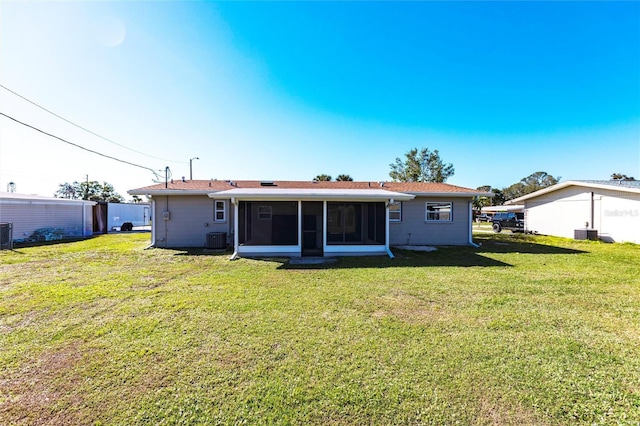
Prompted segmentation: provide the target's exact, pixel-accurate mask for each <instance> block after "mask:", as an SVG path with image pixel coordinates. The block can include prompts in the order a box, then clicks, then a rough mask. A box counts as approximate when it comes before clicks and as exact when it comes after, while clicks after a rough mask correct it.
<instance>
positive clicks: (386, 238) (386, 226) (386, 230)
mask: <svg viewBox="0 0 640 426" xmlns="http://www.w3.org/2000/svg"><path fill="white" fill-rule="evenodd" d="M391 203H393V198H392V199H390V200H389V202H388V203H386V204H385V206H384V248H385V249H386V250H387V254H388V255H389V258H390V259H393V258H394V257H395V256H394V255H393V253H391V249H390V248H389V204H391Z"/></svg>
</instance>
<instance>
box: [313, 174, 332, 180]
mask: <svg viewBox="0 0 640 426" xmlns="http://www.w3.org/2000/svg"><path fill="white" fill-rule="evenodd" d="M313 180H314V181H316V182H329V181H330V180H331V176H330V175H325V174H322V175H318V176H316V177H314V178H313Z"/></svg>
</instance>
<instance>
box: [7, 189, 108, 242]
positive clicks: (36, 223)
mask: <svg viewBox="0 0 640 426" xmlns="http://www.w3.org/2000/svg"><path fill="white" fill-rule="evenodd" d="M95 204H96V203H95V202H93V201H84V200H67V199H64V198H52V197H42V196H39V195H26V194H16V193H13V192H0V222H2V223H4V222H7V223H13V241H15V242H31V241H33V242H35V241H51V240H55V239H62V238H81V237H88V236H91V235H93V215H92V208H93V206H94V205H95Z"/></svg>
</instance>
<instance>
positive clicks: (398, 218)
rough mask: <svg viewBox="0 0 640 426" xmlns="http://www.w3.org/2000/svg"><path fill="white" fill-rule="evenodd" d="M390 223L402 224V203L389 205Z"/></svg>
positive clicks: (397, 202)
mask: <svg viewBox="0 0 640 426" xmlns="http://www.w3.org/2000/svg"><path fill="white" fill-rule="evenodd" d="M389 222H402V202H401V201H396V202H395V203H389Z"/></svg>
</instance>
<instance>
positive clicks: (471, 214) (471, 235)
mask: <svg viewBox="0 0 640 426" xmlns="http://www.w3.org/2000/svg"><path fill="white" fill-rule="evenodd" d="M469 245H470V246H472V247H475V248H479V247H480V245H478V244H476V243H474V242H473V202H470V203H469Z"/></svg>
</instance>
